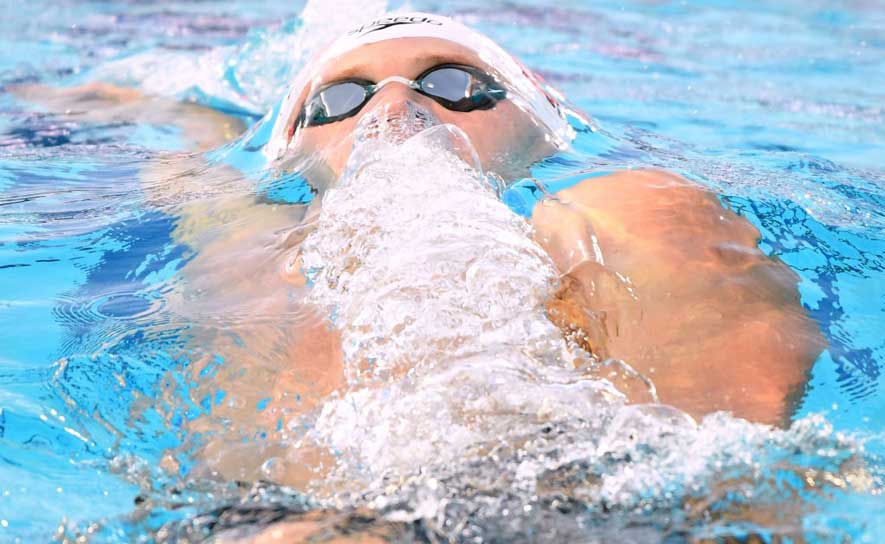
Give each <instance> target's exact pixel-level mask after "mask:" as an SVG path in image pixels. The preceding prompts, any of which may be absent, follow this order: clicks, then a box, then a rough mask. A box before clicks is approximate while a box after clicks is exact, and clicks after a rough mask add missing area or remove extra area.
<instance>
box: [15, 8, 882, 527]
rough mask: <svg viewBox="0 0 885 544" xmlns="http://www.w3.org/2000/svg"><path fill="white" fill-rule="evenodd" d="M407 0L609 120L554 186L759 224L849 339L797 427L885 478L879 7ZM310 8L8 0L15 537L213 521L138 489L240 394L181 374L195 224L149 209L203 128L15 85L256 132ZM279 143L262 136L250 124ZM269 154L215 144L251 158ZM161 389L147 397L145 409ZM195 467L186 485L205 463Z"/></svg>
mask: <svg viewBox="0 0 885 544" xmlns="http://www.w3.org/2000/svg"><path fill="white" fill-rule="evenodd" d="M410 4H411V6H412V7H414V8H416V9H422V10H427V11H438V12H441V13H444V14H447V15H452V16H456V17H458V18H460V19H461V20H463V21H464V22H466V23H468V24H470V25H471V26H474V27H476V28H478V29H480V30H482V31H484V32H486V33H487V34H489V35H490V36H492V37H493V38H494V39H495V40H496V41H498V42H499V43H501V44H502V45H503V46H504V47H505V48H506V49H508V50H510V51H512V52H513V53H514V54H515V55H516V56H517V57H518V58H520V59H521V60H522V61H523V62H525V63H526V64H527V65H528V66H530V67H532V68H534V69H535V70H537V71H538V72H539V73H540V74H541V75H543V77H544V78H545V79H546V80H547V81H548V82H549V83H551V84H552V85H554V86H555V87H557V88H558V89H559V90H561V91H562V92H563V93H564V94H565V95H566V96H567V97H568V99H569V100H570V101H571V102H572V103H574V104H576V105H577V106H578V107H579V108H581V109H582V110H583V111H585V112H587V113H589V114H590V115H591V116H592V117H593V118H594V119H595V121H596V122H597V123H598V125H599V127H600V128H601V131H600V132H598V133H583V134H581V135H580V136H579V138H578V140H577V141H576V144H575V150H574V152H573V153H570V154H568V155H564V156H562V157H560V160H558V161H551V162H550V163H549V164H547V165H545V166H542V167H540V168H539V171H538V176H539V177H541V178H545V177H546V178H549V179H554V178H558V177H562V176H565V175H569V174H571V175H574V173H576V172H579V171H583V170H590V169H593V168H601V167H602V168H604V167H610V168H624V167H630V166H660V167H664V168H668V169H671V170H674V171H677V172H680V173H683V174H685V175H687V176H690V177H692V178H693V179H695V180H697V181H699V182H701V183H703V184H705V185H707V186H708V187H710V188H711V189H713V190H714V191H716V192H717V193H718V194H720V195H721V197H722V200H723V201H724V202H725V203H727V204H728V205H729V206H730V207H732V208H733V209H735V210H737V211H739V212H740V213H742V214H743V215H744V216H746V217H747V218H748V219H749V220H750V221H752V222H753V223H754V224H755V225H756V226H757V227H758V228H759V229H760V231H761V233H762V240H761V243H760V245H761V247H762V248H763V249H764V250H765V251H766V252H767V253H769V254H771V255H773V256H776V257H778V258H780V259H781V260H783V261H784V262H786V263H787V264H788V265H789V266H790V267H792V268H793V269H794V270H795V271H796V272H797V273H798V274H799V275H800V277H801V278H802V281H801V283H800V291H801V296H802V302H803V305H804V306H805V307H806V308H807V309H808V311H809V313H810V314H811V315H812V316H813V317H814V319H815V320H816V321H817V322H818V323H819V325H820V327H821V329H822V331H823V332H824V334H825V336H826V338H827V340H828V343H829V346H828V348H827V349H826V350H825V351H824V353H823V354H822V355H821V356H820V358H819V359H818V361H817V362H816V363H815V366H814V369H813V374H812V377H811V380H810V382H809V384H808V386H807V390H806V392H805V393H804V395H803V397H802V399H801V403H800V406H799V409H798V412H797V414H796V416H795V417H796V418H797V419H798V418H802V417H804V416H807V415H810V414H823V415H824V416H825V418H826V421H828V422H829V423H831V424H832V425H833V426H834V428H835V431H834V433H843V434H845V435H848V436H852V437H856V438H857V439H858V440H861V441H863V443H864V448H865V451H866V454H865V455H866V458H865V462H866V463H868V464H869V465H870V467H871V473H872V474H874V475H875V474H881V470H878V469H876V467H877V466H879V465H878V463H879V459H881V457H880V456H881V455H885V442H883V440H882V439H883V435H882V432H883V428H885V391H883V387H885V377H883V374H882V367H883V364H885V270H883V267H885V164H883V157H885V91H883V89H885V8H883V7H882V5H881V4H880V3H877V2H861V1H859V2H845V3H843V4H842V5H841V6H834V5H833V3H830V2H798V1H797V2H782V3H779V4H777V5H776V6H773V5H769V3H766V2H741V3H736V4H735V5H731V4H730V3H729V2H720V1H712V0H711V1H708V2H665V3H646V2H639V1H637V2H622V3H610V2H580V3H563V2H532V3H529V2H522V1H511V2H500V3H498V2H496V3H486V4H483V7H477V3H476V2H460V1H458V2H446V3H435V2H424V1H416V2H411V3H410ZM300 8H301V6H300V5H297V4H293V3H285V2H277V3H271V2H268V3H261V4H260V5H255V4H254V3H252V2H193V3H190V2H170V3H165V4H162V5H141V4H132V3H129V2H122V1H119V2H87V1H82V2H77V1H65V2H47V1H42V0H35V1H32V2H28V3H25V4H23V5H20V4H18V3H15V4H13V3H12V2H11V1H10V0H4V17H3V18H2V19H0V47H2V51H3V54H2V55H0V541H3V542H5V541H16V540H18V541H21V542H33V541H46V540H48V539H49V538H50V537H51V536H52V535H53V534H55V533H56V531H57V530H61V531H62V533H64V534H67V535H69V536H74V535H78V534H86V533H91V532H95V533H96V535H97V536H96V539H97V540H99V541H128V540H133V539H135V538H136V537H137V535H139V534H142V533H143V532H144V531H149V530H153V529H156V528H158V527H160V526H161V525H162V524H163V523H164V522H166V521H168V520H170V519H177V518H178V517H181V516H183V515H186V514H188V513H189V512H196V511H199V507H198V506H194V507H193V509H192V510H189V509H188V508H187V507H181V505H182V504H187V501H186V500H184V499H182V497H186V496H187V494H188V493H192V494H193V496H192V498H193V499H194V503H195V504H198V505H203V506H202V507H203V508H205V506H206V505H207V504H209V505H211V504H213V503H212V501H213V500H215V499H217V496H218V494H219V493H220V491H219V490H218V489H214V490H213V493H215V494H216V497H215V499H212V498H206V495H205V493H203V492H202V491H201V490H200V489H199V488H195V489H185V491H184V492H183V493H184V494H183V495H179V496H178V497H177V498H176V499H175V500H174V501H173V500H171V499H170V504H171V503H175V504H176V505H177V506H176V507H175V508H173V507H171V506H168V505H164V504H162V503H161V502H160V501H158V502H157V504H154V505H153V507H152V508H151V509H149V510H148V511H149V514H148V515H147V517H146V518H145V519H142V520H138V521H134V520H132V519H131V518H130V517H128V516H129V514H130V513H131V512H132V511H133V508H134V502H133V501H134V500H135V498H136V496H138V495H144V494H145V493H146V491H145V490H160V491H159V493H158V496H162V490H163V489H164V486H166V485H170V484H169V482H170V481H173V480H174V477H173V476H170V475H169V474H168V473H164V472H163V471H161V470H159V469H158V468H157V466H158V463H159V460H160V459H161V458H162V456H163V454H164V452H165V451H166V450H167V449H168V448H174V447H176V446H178V445H180V444H184V443H186V442H187V440H188V437H187V436H186V435H187V431H186V430H185V426H184V423H185V422H186V421H188V420H190V419H193V418H195V417H197V416H198V415H200V414H201V413H206V412H210V411H211V410H212V407H213V406H214V405H217V404H219V403H220V402H222V401H223V399H224V397H225V394H226V392H225V391H220V390H219V391H214V392H212V394H211V395H207V396H203V397H197V396H196V395H190V394H189V391H190V390H191V388H193V387H194V386H193V384H191V383H189V382H188V379H187V378H186V374H185V373H184V371H183V369H185V368H187V367H188V365H190V364H192V363H193V361H192V354H191V353H189V351H188V349H187V348H186V347H185V346H186V340H187V339H188V338H189V335H190V334H192V331H191V328H190V326H189V324H188V323H183V322H180V321H176V320H175V319H173V318H170V317H168V316H167V315H166V314H165V313H164V312H163V309H164V304H165V302H164V294H166V293H167V292H169V290H171V289H172V288H173V287H174V285H175V283H176V281H178V280H177V276H176V271H177V270H179V269H180V268H181V266H182V265H183V264H184V263H185V262H186V261H187V260H188V259H190V258H192V255H191V254H190V253H189V251H188V249H187V248H186V247H184V246H182V245H181V244H179V243H178V242H176V241H175V240H174V239H173V237H172V230H173V228H174V220H173V218H171V217H169V216H168V215H165V214H164V213H162V212H161V211H157V210H156V209H153V208H152V207H151V206H149V205H148V204H147V203H146V201H145V197H144V195H143V194H142V193H141V189H140V187H141V185H140V181H139V178H138V176H139V170H140V166H141V165H143V164H144V161H146V160H147V159H150V158H151V157H156V156H157V154H158V153H159V152H162V151H170V150H178V149H181V146H182V143H181V134H180V133H178V132H177V131H176V130H175V129H174V128H172V127H166V126H151V125H133V124H125V123H112V122H108V123H86V122H78V121H76V120H75V119H74V120H72V119H71V118H58V117H56V116H53V115H47V114H43V113H40V111H39V109H38V108H35V107H34V106H32V105H28V104H26V103H24V102H22V101H20V100H18V99H16V98H15V97H14V96H13V95H12V94H11V93H10V89H11V88H12V87H13V86H14V85H18V84H25V83H38V82H39V83H44V84H50V85H61V84H76V83H82V82H85V81H89V80H91V79H95V78H101V79H114V78H117V79H121V80H123V81H117V82H118V83H126V84H129V85H133V86H136V87H139V88H141V89H143V90H146V91H149V92H157V93H167V94H168V95H171V96H177V97H180V98H189V99H195V100H198V101H200V102H202V103H204V104H207V105H210V106H213V107H217V108H222V109H224V110H225V111H227V112H231V113H234V114H236V115H238V116H239V117H240V118H241V119H242V120H243V121H244V122H245V123H247V124H253V123H256V122H257V121H258V119H259V118H260V117H261V116H262V115H263V114H264V113H265V112H266V111H269V110H270V109H271V108H272V107H273V105H274V103H275V97H278V96H280V92H281V90H282V89H284V88H285V82H286V80H287V77H288V76H289V75H291V73H292V71H293V70H294V69H295V68H297V64H298V62H300V61H301V59H300V57H297V56H295V55H286V54H285V52H279V51H274V50H272V48H269V47H268V46H269V45H271V44H273V43H275V41H278V40H282V39H293V38H295V37H298V36H300V34H299V33H298V32H299V29H300V28H301V27H302V25H301V23H300V21H299V20H298V14H299V12H300ZM332 16H333V14H331V13H330V15H329V17H332ZM133 58H136V59H142V61H143V59H145V58H147V59H149V60H150V61H151V62H152V63H153V64H151V66H152V67H153V68H152V69H151V70H150V77H148V76H147V75H146V74H145V72H143V71H138V70H135V69H133V71H132V72H129V73H124V71H122V70H121V69H120V68H119V67H120V66H129V67H131V66H140V65H143V64H138V62H136V63H133V62H132V61H131V59H133ZM182 59H183V60H182ZM193 59H204V62H216V63H218V64H219V66H218V67H217V69H215V70H208V71H207V73H205V74H189V73H182V71H181V70H176V69H175V66H177V64H176V63H178V62H188V61H192V60H193ZM139 62H141V61H139ZM108 66H111V67H112V68H110V69H109V68H108ZM164 66H166V67H167V68H168V69H169V71H168V72H167V73H163V71H162V70H163V67H164ZM158 70H159V72H158ZM109 74H110V75H109ZM158 81H159V82H160V83H159V84H158ZM166 83H168V85H167V84H166ZM256 89H260V92H259V91H258V90H256ZM244 97H246V98H244ZM260 128H261V127H259V129H260ZM261 137H262V134H261V131H260V130H259V131H258V133H257V134H256V135H255V136H254V138H255V139H256V140H260V139H261ZM248 147H249V146H248V145H244V144H241V145H240V146H239V147H237V146H235V147H234V149H233V150H232V151H225V152H224V153H221V154H220V155H219V156H221V157H223V159H224V160H226V161H228V162H229V163H231V164H233V165H234V166H237V167H240V168H242V169H244V170H255V169H256V168H257V166H256V158H255V156H254V155H255V154H250V153H249V152H248ZM271 188H272V189H274V190H279V191H280V193H279V194H277V195H276V196H273V193H272V192H271V196H272V198H277V199H280V200H288V201H290V202H292V201H299V200H304V199H305V198H309V195H306V194H305V193H304V191H303V189H304V188H303V187H300V186H293V187H288V186H286V184H285V183H284V182H280V181H275V182H274V184H272V187H271ZM281 195H282V196H281ZM148 325H150V326H148ZM219 364H220V363H219ZM209 370H211V367H210V369H209ZM170 391H172V392H173V393H174V394H173V393H169V392H170ZM201 394H202V393H201ZM173 398H174V399H175V400H174V401H173V400H171V399H173ZM144 399H149V400H148V401H147V402H148V405H149V406H150V407H149V409H144V408H140V409H138V410H136V409H135V408H133V407H134V406H136V405H137V406H143V404H144V402H145V400H144ZM180 399H190V400H189V401H186V402H182V401H180ZM264 407H265V406H263V405H261V404H260V403H259V405H257V406H255V408H254V409H255V410H256V412H259V411H261V410H262V409H263V408H264ZM134 413H137V417H133V414H134ZM179 461H180V465H179V467H178V471H179V474H181V475H183V476H186V475H187V473H188V461H187V459H186V457H182V458H181V459H179ZM877 470H878V472H877ZM882 490H883V485H882V482H881V481H877V482H876V484H875V485H874V486H873V488H872V490H871V491H868V492H867V493H859V494H847V495H845V496H841V495H840V497H841V498H840V500H838V501H833V502H832V503H828V504H827V505H826V506H825V507H821V508H820V510H819V512H818V513H817V514H814V515H809V521H808V523H809V524H810V525H813V526H814V527H816V528H821V527H823V528H826V529H827V530H829V531H832V534H831V536H832V537H833V540H834V541H835V540H840V539H841V538H842V537H845V538H848V539H853V540H856V541H869V542H876V541H878V538H879V536H878V535H880V534H882V532H883V531H885V516H883V514H882V512H883V511H885V503H883V501H882V498H881V492H882ZM93 524H95V525H93ZM59 528H61V529H59ZM819 534H820V533H818V536H819ZM144 538H147V537H144ZM821 540H827V539H825V538H822V539H821Z"/></svg>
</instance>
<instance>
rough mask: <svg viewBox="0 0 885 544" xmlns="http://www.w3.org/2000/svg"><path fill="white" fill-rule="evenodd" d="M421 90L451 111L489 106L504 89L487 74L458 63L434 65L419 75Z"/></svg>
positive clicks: (471, 109)
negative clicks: (434, 67)
mask: <svg viewBox="0 0 885 544" xmlns="http://www.w3.org/2000/svg"><path fill="white" fill-rule="evenodd" d="M419 85H420V88H421V92H422V93H424V94H426V95H427V96H429V97H431V98H433V99H434V100H436V101H437V102H439V103H440V104H442V105H443V106H444V107H446V108H448V109H450V110H454V111H461V112H467V111H473V110H479V109H488V108H491V107H492V106H494V105H495V104H496V103H497V102H498V101H499V100H501V99H503V98H504V97H505V96H506V95H507V93H506V91H505V90H504V88H503V87H501V86H500V85H498V84H497V83H495V81H494V80H493V79H492V78H491V77H490V76H488V75H486V74H484V73H483V72H480V71H479V70H473V69H469V68H463V67H460V66H443V67H439V68H436V69H434V70H432V71H430V72H428V73H426V74H424V76H422V77H421V78H420V79H419Z"/></svg>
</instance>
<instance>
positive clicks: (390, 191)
mask: <svg viewBox="0 0 885 544" xmlns="http://www.w3.org/2000/svg"><path fill="white" fill-rule="evenodd" d="M427 115H428V114H427V113H426V112H412V114H408V115H407V117H409V119H406V120H404V121H403V120H401V121H393V120H392V119H391V118H390V116H389V115H387V114H386V113H384V112H382V113H379V114H376V115H375V116H371V115H370V116H367V117H366V118H364V122H363V123H362V125H361V130H362V131H361V133H360V134H359V135H358V136H357V142H358V143H357V144H356V149H355V150H354V152H353V154H352V156H351V161H350V167H349V169H348V170H347V172H346V173H345V175H344V176H343V178H342V179H341V180H340V181H339V183H338V185H337V186H335V187H334V188H333V189H331V190H329V191H328V192H327V193H326V195H325V197H324V199H323V208H322V213H321V214H320V217H319V219H318V222H317V225H316V230H315V231H314V232H313V233H311V235H309V236H308V237H307V239H306V240H305V242H304V244H303V246H302V248H301V251H302V259H303V264H304V269H305V271H306V272H307V273H308V276H309V277H310V278H311V280H312V282H313V290H312V293H311V299H312V301H313V302H314V303H316V304H318V305H320V306H322V307H325V308H326V310H327V311H328V312H329V314H330V315H333V316H334V321H335V324H336V326H337V327H338V328H339V329H340V331H341V335H342V343H343V348H344V359H345V361H344V362H345V373H346V377H347V380H348V384H349V386H350V389H349V391H348V392H347V393H346V394H344V395H343V396H342V397H340V398H338V399H334V400H331V401H329V402H327V403H326V404H325V406H324V409H323V410H322V413H321V414H320V416H319V419H318V421H317V422H316V429H315V432H314V438H315V439H316V440H317V441H319V442H320V443H322V444H324V445H325V446H327V447H328V448H329V449H331V450H332V451H335V452H338V453H339V454H340V455H339V459H340V460H341V466H342V467H344V469H345V470H346V472H347V477H346V479H348V480H349V481H350V480H352V479H353V478H354V477H355V475H354V472H353V471H354V469H355V468H356V467H359V471H361V472H362V473H364V474H365V475H373V474H374V475H375V476H377V475H379V474H381V473H384V472H387V471H391V470H392V471H395V472H396V473H405V472H407V471H411V470H415V469H416V468H417V467H420V466H423V465H426V464H428V463H430V462H431V461H439V460H440V459H444V458H449V457H452V458H454V457H457V456H458V455H459V454H461V453H462V452H463V451H464V449H465V448H466V447H468V446H470V445H472V444H476V443H478V442H482V441H487V440H489V439H490V438H493V437H495V436H503V435H505V434H506V433H507V430H508V429H509V428H511V427H512V426H513V425H514V424H515V423H517V422H519V421H523V422H524V421H527V420H530V421H540V420H547V419H559V418H562V417H586V416H587V415H588V414H591V413H593V412H594V411H601V410H606V409H607V407H610V406H612V405H614V404H619V403H620V402H621V399H622V397H621V395H620V394H619V393H617V391H616V390H614V389H613V388H612V387H611V386H610V385H609V384H608V383H607V382H604V381H596V380H591V379H585V378H584V377H583V376H582V375H581V373H580V372H578V371H576V370H574V361H575V359H576V358H579V357H581V356H582V355H583V356H585V357H586V354H581V353H574V352H572V351H570V350H569V348H568V347H567V346H566V343H565V342H564V340H563V338H562V333H561V332H560V330H559V329H558V328H557V327H556V326H555V325H553V324H552V323H551V322H550V321H549V319H548V318H547V316H546V314H545V301H546V300H547V298H548V297H549V296H550V295H551V294H552V291H553V290H554V289H555V287H556V285H557V278H558V273H557V271H556V269H555V267H554V265H553V263H552V261H551V260H550V258H549V256H548V255H547V254H546V253H545V252H544V250H543V249H542V248H541V247H540V246H538V245H537V243H535V242H534V241H533V240H532V238H531V227H530V225H529V224H528V223H527V222H526V221H525V220H524V219H523V218H521V217H519V216H518V215H516V214H514V213H513V212H512V211H511V210H510V209H509V208H508V207H507V206H506V205H505V204H503V203H502V202H501V201H500V200H499V199H498V197H497V195H496V192H495V190H494V188H493V186H492V185H490V183H489V182H488V181H487V180H486V178H485V177H484V176H483V175H482V173H481V172H480V171H479V170H478V169H477V168H476V167H474V166H471V165H470V164H469V163H472V162H473V161H474V158H473V157H474V154H473V152H472V147H471V146H470V144H469V142H467V141H466V136H464V134H463V133H462V132H461V131H460V130H459V129H457V128H456V127H452V126H448V125H436V126H430V128H427V127H428V125H429V124H433V123H428V117H427ZM379 116H380V118H382V119H383V121H382V125H384V126H393V127H394V129H391V130H389V131H385V130H382V131H380V132H379V130H378V127H379V122H378V119H379ZM367 119H368V120H367ZM415 120H417V121H418V122H417V127H418V128H416V129H415V130H420V132H419V133H418V134H417V135H414V136H411V137H410V138H408V139H406V140H405V141H403V139H404V138H407V137H408V136H409V135H410V134H409V133H408V129H407V128H405V129H404V128H403V127H408V126H414V123H412V124H410V122H411V121H415ZM389 134H393V138H392V141H391V139H390V138H388V137H387V135H389ZM465 159H466V161H465Z"/></svg>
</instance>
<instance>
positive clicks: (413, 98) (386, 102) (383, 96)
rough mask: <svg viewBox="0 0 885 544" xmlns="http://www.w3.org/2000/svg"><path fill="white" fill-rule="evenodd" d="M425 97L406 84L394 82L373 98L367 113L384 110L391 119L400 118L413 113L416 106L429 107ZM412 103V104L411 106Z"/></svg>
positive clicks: (366, 109)
mask: <svg viewBox="0 0 885 544" xmlns="http://www.w3.org/2000/svg"><path fill="white" fill-rule="evenodd" d="M424 102H425V97H424V96H421V95H420V94H418V93H417V92H415V90H414V89H412V88H410V87H409V86H408V85H406V84H404V83H400V82H398V81H392V82H390V83H388V84H387V85H385V86H384V87H383V88H382V89H381V90H380V91H378V94H376V95H375V96H373V97H372V100H371V101H369V104H368V107H366V108H364V109H365V111H371V110H375V109H382V108H383V111H385V112H387V114H388V115H389V116H390V117H391V118H396V117H400V116H402V115H405V114H407V113H409V112H410V111H411V108H412V107H413V106H414V105H421V106H424V107H425V108H426V107H429V104H425V103H424ZM410 103H411V104H410Z"/></svg>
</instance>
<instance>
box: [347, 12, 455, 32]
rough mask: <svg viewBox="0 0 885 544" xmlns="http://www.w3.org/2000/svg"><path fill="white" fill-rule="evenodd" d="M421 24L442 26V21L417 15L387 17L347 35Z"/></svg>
mask: <svg viewBox="0 0 885 544" xmlns="http://www.w3.org/2000/svg"><path fill="white" fill-rule="evenodd" d="M421 23H424V24H428V25H435V26H442V21H437V20H436V19H431V18H430V17H424V16H417V15H400V16H398V17H385V18H383V19H378V20H377V21H372V22H371V23H369V24H366V25H363V26H361V27H359V28H355V29H353V30H351V31H350V32H348V33H347V35H348V36H351V35H353V34H368V33H370V32H377V31H379V30H384V29H385V28H390V27H392V26H398V25H417V24H421Z"/></svg>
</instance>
